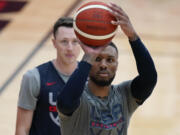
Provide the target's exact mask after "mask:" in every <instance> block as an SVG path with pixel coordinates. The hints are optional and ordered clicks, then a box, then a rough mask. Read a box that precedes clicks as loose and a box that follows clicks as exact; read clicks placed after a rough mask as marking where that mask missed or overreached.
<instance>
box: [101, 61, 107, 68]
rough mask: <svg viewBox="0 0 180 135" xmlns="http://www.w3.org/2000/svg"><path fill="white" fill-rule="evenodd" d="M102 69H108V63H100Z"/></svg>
mask: <svg viewBox="0 0 180 135" xmlns="http://www.w3.org/2000/svg"><path fill="white" fill-rule="evenodd" d="M100 69H101V70H104V69H107V63H106V61H105V60H102V61H101V63H100Z"/></svg>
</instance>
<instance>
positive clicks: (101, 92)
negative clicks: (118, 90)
mask: <svg viewBox="0 0 180 135" xmlns="http://www.w3.org/2000/svg"><path fill="white" fill-rule="evenodd" d="M88 87H89V90H90V91H91V92H92V93H93V94H94V95H95V96H97V97H101V98H103V97H107V96H108V95H109V90H110V85H109V86H98V85H96V84H95V83H94V82H92V81H91V80H89V81H88Z"/></svg>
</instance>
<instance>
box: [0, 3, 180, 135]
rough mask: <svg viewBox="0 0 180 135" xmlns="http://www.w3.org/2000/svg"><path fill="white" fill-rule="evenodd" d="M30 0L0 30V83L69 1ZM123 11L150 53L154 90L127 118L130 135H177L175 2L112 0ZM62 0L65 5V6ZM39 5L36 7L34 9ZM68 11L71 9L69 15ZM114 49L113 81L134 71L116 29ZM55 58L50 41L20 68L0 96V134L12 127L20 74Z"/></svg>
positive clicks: (179, 85)
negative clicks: (116, 62)
mask: <svg viewBox="0 0 180 135" xmlns="http://www.w3.org/2000/svg"><path fill="white" fill-rule="evenodd" d="M41 2H42V1H41V0H35V1H31V3H29V5H28V6H27V7H26V8H25V9H24V10H23V11H22V12H20V13H19V14H17V15H16V17H15V18H14V22H13V23H11V24H10V25H9V26H8V28H7V29H6V30H4V32H2V33H0V65H1V71H0V86H2V84H3V82H4V81H5V80H6V79H7V78H8V77H9V75H11V74H12V73H13V72H14V70H15V69H16V67H17V66H18V65H19V64H20V63H21V62H22V61H23V60H24V58H25V57H26V56H27V55H28V54H29V52H30V51H31V50H32V49H33V48H34V47H35V45H37V43H38V42H39V41H40V40H41V39H42V37H44V35H45V34H46V33H47V32H48V30H49V29H50V28H51V26H52V25H53V23H54V22H55V20H56V19H57V18H58V17H59V16H61V15H62V14H63V12H65V10H66V9H67V8H68V6H70V5H71V4H72V2H73V0H71V2H69V1H67V0H66V1H65V0H61V1H59V0H54V3H50V1H48V0H43V4H42V3H41ZM114 2H119V3H118V4H120V5H121V6H122V7H123V9H125V11H126V12H127V13H128V15H129V17H130V18H131V21H132V23H133V24H134V27H135V29H136V31H137V32H138V33H139V35H140V37H141V39H142V40H143V41H144V43H145V45H146V47H147V48H148V49H149V51H150V52H151V55H152V57H153V59H154V62H155V65H156V68H157V71H158V83H157V86H156V87H155V89H154V92H153V94H152V95H151V96H150V98H148V99H147V101H146V102H145V103H144V104H143V105H142V106H141V107H139V108H138V109H137V111H136V112H135V113H134V115H133V116H132V119H131V122H130V127H129V135H144V134H145V135H180V130H179V127H180V108H179V105H180V98H179V97H180V91H179V90H180V70H179V69H180V47H179V44H180V26H179V24H180V18H179V14H180V9H179V5H180V1H178V0H173V1H168V0H164V1H162V0H151V1H144V0H126V1H120V0H119V1H117V0H114ZM64 3H66V4H64ZM39 5H41V7H39ZM72 14H73V13H72ZM114 42H115V43H116V44H118V49H119V67H118V72H117V75H116V78H115V80H114V83H118V82H120V81H123V80H128V79H132V78H133V77H134V76H135V75H137V70H136V65H135V61H134V58H133V55H132V52H131V49H130V46H129V44H128V41H127V39H126V37H124V36H123V35H122V32H121V31H119V33H118V34H117V36H116V37H115V39H114ZM54 56H55V50H54V49H53V47H52V44H51V39H49V40H48V41H47V42H46V44H45V46H44V47H43V48H42V49H41V50H40V51H39V52H38V53H37V54H36V55H35V56H34V57H33V58H32V60H31V61H30V62H29V63H28V64H27V65H26V66H25V68H23V70H22V71H21V72H20V73H19V74H18V75H17V77H16V78H15V79H14V80H13V82H12V83H11V84H10V85H9V86H8V87H7V88H6V90H5V91H4V92H3V93H2V94H1V95H0V106H1V111H0V118H1V122H0V134H6V135H12V134H14V131H15V121H16V107H17V98H18V93H19V88H20V82H21V78H22V75H23V73H24V72H26V71H27V70H28V69H31V68H33V67H34V66H36V65H39V64H40V63H43V62H45V61H47V60H49V59H52V58H53V57H54Z"/></svg>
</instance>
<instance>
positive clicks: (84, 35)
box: [73, 1, 117, 46]
mask: <svg viewBox="0 0 180 135" xmlns="http://www.w3.org/2000/svg"><path fill="white" fill-rule="evenodd" d="M112 20H114V21H116V18H115V17H114V16H113V14H112V13H111V12H110V8H109V7H108V5H107V4H106V3H103V2H97V1H93V2H88V3H86V4H84V5H82V6H81V7H80V8H79V9H78V11H77V12H76V14H75V16H74V23H73V27H74V31H75V34H76V36H77V37H78V38H79V40H80V41H81V42H83V43H84V44H86V45H89V46H102V45H106V44H107V43H109V42H110V41H111V40H112V38H113V37H114V35H115V33H116V29H117V26H116V25H113V24H111V21H112Z"/></svg>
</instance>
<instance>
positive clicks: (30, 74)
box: [22, 68, 40, 83]
mask: <svg viewBox="0 0 180 135" xmlns="http://www.w3.org/2000/svg"><path fill="white" fill-rule="evenodd" d="M39 80H40V75H39V71H38V69H37V68H33V69H31V70H28V71H27V72H26V73H25V74H24V75H23V80H22V82H29V83H31V82H39Z"/></svg>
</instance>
